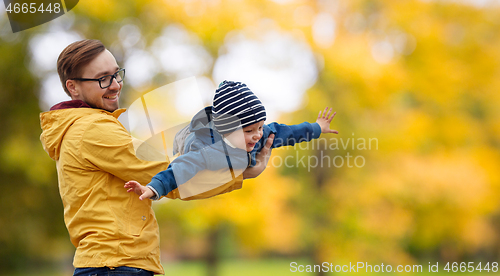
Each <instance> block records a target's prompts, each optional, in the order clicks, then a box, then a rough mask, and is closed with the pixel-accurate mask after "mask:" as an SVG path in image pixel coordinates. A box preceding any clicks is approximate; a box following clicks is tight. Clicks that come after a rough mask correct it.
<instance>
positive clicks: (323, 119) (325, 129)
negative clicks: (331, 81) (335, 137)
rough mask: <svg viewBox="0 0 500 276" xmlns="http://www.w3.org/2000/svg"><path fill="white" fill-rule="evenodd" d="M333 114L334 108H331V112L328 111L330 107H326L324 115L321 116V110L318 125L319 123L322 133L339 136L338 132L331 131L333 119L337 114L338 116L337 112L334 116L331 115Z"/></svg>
mask: <svg viewBox="0 0 500 276" xmlns="http://www.w3.org/2000/svg"><path fill="white" fill-rule="evenodd" d="M327 111H328V113H326V112H327ZM331 113H332V108H330V110H328V107H326V108H325V110H324V111H323V114H321V110H320V111H319V114H318V119H317V120H316V123H318V125H319V126H320V127H321V133H335V134H339V132H338V131H336V130H333V129H330V123H331V122H332V120H333V117H335V114H337V112H333V114H331ZM330 114H331V115H330Z"/></svg>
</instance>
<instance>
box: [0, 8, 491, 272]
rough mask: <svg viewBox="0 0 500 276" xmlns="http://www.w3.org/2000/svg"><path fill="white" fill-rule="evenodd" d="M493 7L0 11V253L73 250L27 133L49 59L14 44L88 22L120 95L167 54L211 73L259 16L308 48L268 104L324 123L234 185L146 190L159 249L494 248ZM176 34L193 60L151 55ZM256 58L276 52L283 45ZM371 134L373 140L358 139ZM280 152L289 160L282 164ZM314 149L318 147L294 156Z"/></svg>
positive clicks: (430, 252)
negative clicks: (19, 27)
mask: <svg viewBox="0 0 500 276" xmlns="http://www.w3.org/2000/svg"><path fill="white" fill-rule="evenodd" d="M499 15H500V9H499V8H498V6H493V5H492V6H485V7H481V6H474V5H472V4H470V3H465V2H464V3H462V4H460V3H457V2H451V1H397V2H394V1H382V0H381V1H362V0H356V1H328V0H326V1H320V0H318V1H313V0H290V1H285V0H281V1H277V0H276V1H270V0H258V1H250V0H240V1H236V0H235V1H230V0H221V1H209V0H191V1H181V0H171V1H160V0H150V1H132V0H126V1H117V0H101V1H80V3H79V4H78V6H77V7H76V8H75V9H74V10H73V11H72V12H71V13H70V14H68V15H67V16H64V17H61V20H60V21H54V22H53V24H47V25H44V26H40V27H37V28H34V29H32V30H29V31H26V32H22V33H20V34H18V35H12V34H8V33H7V32H6V31H5V30H6V28H7V27H8V22H7V21H6V18H5V17H3V18H0V23H1V24H2V25H1V26H2V29H3V30H4V31H3V32H2V35H1V36H0V49H1V50H2V51H0V59H1V63H0V75H1V76H2V77H1V78H0V84H1V87H2V92H1V94H0V97H1V99H2V101H1V102H0V105H1V106H0V112H1V115H2V116H1V120H0V123H1V126H2V131H1V133H0V147H1V149H2V150H1V154H0V164H1V167H0V175H1V176H2V179H4V181H2V188H3V191H4V192H3V193H2V195H1V197H2V198H1V201H0V205H1V206H2V207H3V210H7V211H6V212H4V214H3V215H2V216H1V225H2V227H3V228H4V229H5V230H2V232H0V242H1V244H0V245H1V248H2V249H1V251H0V254H1V256H0V257H2V261H0V263H1V267H0V270H1V271H7V270H8V269H13V268H16V267H19V266H23V265H26V263H30V264H32V263H34V262H37V261H38V262H39V261H43V260H47V259H57V258H63V257H61V256H60V255H61V254H64V256H67V255H68V254H69V255H70V254H71V245H70V244H69V239H68V238H67V234H66V230H65V229H64V225H63V221H62V208H61V206H62V205H61V203H60V199H59V197H58V194H57V186H56V183H57V180H56V176H55V168H54V165H53V162H52V161H51V160H50V159H48V157H47V156H46V155H45V153H44V152H43V151H42V149H41V146H40V145H39V141H38V136H39V134H40V129H39V124H38V113H39V112H40V108H39V107H38V106H39V105H38V104H39V98H40V99H41V100H40V101H43V99H44V98H43V95H44V93H46V91H45V90H47V89H46V87H51V86H47V85H46V84H45V81H46V80H47V79H50V78H49V77H50V76H51V75H52V76H53V74H54V72H53V71H52V72H50V70H49V71H46V72H42V73H43V74H40V73H36V72H33V64H32V60H30V57H32V56H33V53H31V52H32V51H33V50H31V52H30V49H29V47H28V46H27V45H28V44H29V43H30V41H34V40H35V41H39V40H36V39H39V38H40V35H43V34H45V33H50V32H53V33H57V32H58V31H60V32H65V33H72V34H73V38H74V37H75V36H76V37H78V36H79V37H81V38H97V39H100V40H102V41H103V42H104V44H105V45H109V48H110V49H111V51H112V52H113V53H114V54H115V56H116V57H117V60H118V62H119V64H125V65H127V64H128V65H131V64H134V65H135V66H125V67H127V70H128V71H127V74H128V75H127V82H128V84H127V85H126V86H125V89H124V92H125V93H124V95H125V96H126V98H123V99H122V100H123V101H124V104H122V105H123V106H126V103H130V102H132V101H133V100H135V99H136V98H137V97H138V95H140V94H142V93H145V92H147V91H149V90H151V89H154V88H156V87H158V86H161V85H164V84H167V83H169V82H172V81H175V80H178V79H180V78H182V77H189V76H191V75H189V74H190V73H192V72H193V71H189V70H185V71H183V73H179V70H177V69H178V68H177V67H176V66H181V69H182V68H183V67H182V66H194V67H200V68H203V70H201V71H197V72H198V75H196V76H197V77H199V78H206V79H211V80H213V82H215V81H216V77H214V75H215V74H216V72H215V71H216V70H215V69H214V68H215V67H216V65H217V62H218V58H219V57H221V56H223V55H225V54H227V53H228V52H229V51H230V50H231V47H233V46H234V45H233V46H231V45H229V46H228V41H230V39H231V38H234V37H241V36H245V37H246V38H247V39H249V40H252V41H262V40H265V39H264V38H263V36H264V35H266V34H268V33H269V32H268V31H269V30H273V31H275V32H274V33H272V32H271V36H272V35H277V34H285V35H288V36H290V37H293V39H294V40H297V41H301V42H303V43H305V44H307V46H308V47H310V49H311V50H312V51H313V52H314V58H315V61H314V62H315V66H316V67H317V72H318V75H317V76H314V78H313V79H314V86H312V87H310V89H308V91H307V94H306V95H305V96H304V98H302V100H301V104H300V106H299V107H298V110H297V111H295V112H293V113H291V115H290V116H286V117H285V116H282V117H281V120H280V122H283V123H289V124H290V123H300V122H302V121H313V120H314V119H315V118H316V116H317V111H318V110H320V109H322V108H324V106H325V105H331V106H333V107H334V109H335V110H336V111H337V112H338V115H337V118H336V119H335V120H334V128H336V129H338V130H339V131H340V134H339V135H338V136H327V137H326V138H327V139H328V143H323V142H321V143H319V144H314V145H319V146H316V147H312V144H310V146H309V147H303V149H301V148H299V147H296V148H293V149H287V150H285V149H279V150H275V152H274V156H275V159H273V160H274V164H275V166H276V167H275V168H274V167H273V168H269V169H267V170H266V172H264V174H263V175H262V176H260V177H259V178H257V179H256V180H252V181H245V184H244V188H243V189H242V190H241V191H236V192H232V193H230V194H227V195H222V196H219V197H216V198H213V199H209V200H204V201H198V202H181V201H169V202H167V201H165V202H163V203H160V204H157V205H155V209H156V211H157V216H158V220H159V223H160V229H161V231H162V233H161V236H162V239H161V242H162V249H163V256H164V257H165V259H177V258H204V259H205V260H206V261H207V262H209V263H211V264H212V266H211V267H212V270H211V271H212V274H215V273H216V265H215V263H217V261H218V258H223V257H234V256H246V257H253V256H256V257H258V256H270V255H285V256H298V255H302V256H306V257H308V258H311V259H312V260H315V261H316V262H318V263H321V262H323V261H328V262H338V263H341V262H342V261H346V262H349V261H383V262H387V263H409V262H421V261H424V260H427V259H431V260H438V259H439V260H441V259H442V260H450V261H457V260H464V258H466V257H471V258H476V259H479V260H485V261H486V260H495V259H498V253H499V252H498V248H499V247H498V245H499V237H498V234H497V233H498V232H499V231H500V223H499V208H498V203H497V202H498V198H499V197H498V194H499V192H500V189H499V184H500V183H499V174H498V173H497V168H498V167H499V165H500V164H499V163H500V155H499V145H500V141H499V139H500V138H499V137H500V123H499V122H500V120H499V119H500V112H499V111H498V108H496V105H497V104H498V103H499V102H500V101H499V97H500V96H498V94H497V93H495V91H497V90H498V89H499V88H500V70H499V68H500V56H499V55H500V54H499V53H498V51H497V47H498V45H500V43H499V39H500V35H499V34H498V32H497V30H498V29H499V27H500V26H499V25H500V16H499ZM63 20H66V21H63ZM269 21H272V22H273V24H269ZM58 22H65V23H64V24H68V27H66V28H64V27H60V26H59V25H57V24H61V23H58ZM172 26H173V28H168V27H172ZM162 37H163V38H162ZM179 41H182V43H191V44H189V45H191V46H190V47H191V48H190V49H191V50H192V51H191V52H189V53H193V54H192V55H198V56H200V57H201V58H200V60H202V62H201V63H196V62H194V61H193V60H192V59H190V58H186V57H185V56H182V51H180V52H175V51H174V53H175V54H174V55H173V56H176V55H177V56H182V57H183V58H182V59H180V60H179V59H172V61H175V62H172V63H173V64H169V63H168V61H167V62H166V63H165V64H162V65H161V66H158V64H156V63H155V62H154V60H155V59H161V58H158V57H157V56H155V55H156V54H157V53H156V52H155V51H157V50H161V48H162V47H164V48H167V47H170V46H172V45H173V46H174V48H175V47H178V46H179V45H178V44H176V43H179ZM175 49H178V48H175ZM285 50H288V49H286V47H284V48H279V49H278V53H279V52H286V51H285ZM159 53H161V54H163V52H161V51H159ZM273 53H275V55H278V54H276V52H273ZM263 54H265V53H263ZM56 57H57V56H56ZM56 57H55V58H56ZM55 58H54V63H55ZM132 61H133V62H132ZM271 66H275V67H276V68H278V69H279V68H281V69H283V70H285V69H286V67H287V63H286V60H285V61H284V62H283V63H280V64H271ZM280 66H281V67H280ZM159 67H161V68H162V69H161V70H160V69H158V68H159ZM174 67H175V68H174ZM155 68H156V69H155ZM176 68H177V69H176ZM28 69H31V70H28ZM175 70H177V71H175ZM186 72H187V73H186ZM141 74H144V75H151V76H153V77H151V78H149V79H147V78H143V79H140V78H138V77H137V76H139V75H141ZM183 74H184V75H183ZM186 74H188V75H186ZM231 76H232V75H231ZM301 76H303V75H299V76H298V77H297V78H300V77H301ZM263 81H264V80H263ZM56 83H57V81H56ZM56 85H58V84H56ZM44 89H45V90H44ZM58 89H59V88H58ZM44 91H45V92H44ZM284 100H285V99H283V102H285V101H284ZM278 102H280V101H278ZM264 104H269V105H270V104H274V102H273V103H271V102H264ZM42 106H43V104H42ZM278 106H279V103H278ZM334 137H335V138H337V140H333V138H334ZM370 138H374V139H376V141H377V144H376V145H377V147H374V145H375V144H371V146H372V148H370V149H368V147H369V144H368V139H370ZM348 139H350V140H348ZM359 139H365V140H366V141H367V144H366V149H364V148H363V147H362V146H359V143H358V142H360V141H362V140H359ZM349 141H350V143H351V144H349V146H347V147H344V146H343V145H345V144H346V143H349ZM354 141H356V143H357V145H356V146H355V148H354V149H353V148H352V147H351V145H352V143H353V142H354ZM335 143H338V148H336V147H335V146H334V144H335ZM358 146H359V147H358ZM348 154H349V156H351V158H350V162H351V163H350V164H351V166H353V167H348V166H347V161H348V157H347V156H348ZM325 156H326V157H325ZM338 156H340V157H338ZM357 156H362V157H363V158H362V159H359V158H358V159H357V161H358V163H357V164H358V165H359V164H361V163H360V161H361V160H363V161H364V162H363V166H361V167H359V168H358V167H356V166H355V164H354V163H353V162H354V160H355V158H356V157H357ZM287 157H290V158H289V159H287V160H289V164H292V163H293V164H294V165H292V166H285V164H284V160H285V158H287ZM301 158H303V159H301ZM315 158H316V159H315ZM328 158H329V159H328ZM335 158H337V159H335ZM273 160H272V161H271V162H273ZM299 160H305V162H304V163H300V162H298V161H299ZM316 160H324V161H325V162H326V161H327V160H329V162H330V163H328V165H326V163H325V164H323V166H314V168H311V167H308V166H310V165H313V164H312V163H311V162H315V161H316ZM331 160H335V161H336V162H337V163H335V164H334V163H332V161H331ZM341 160H343V162H344V164H343V165H342V166H335V165H339V164H340V161H341ZM279 161H281V163H280V162H279ZM292 161H293V162H292ZM272 164H273V163H272ZM40 248H46V250H44V251H40V250H39V249H40ZM59 253H60V254H59ZM64 258H67V257H64ZM4 268H5V269H4ZM285 270H286V268H285Z"/></svg>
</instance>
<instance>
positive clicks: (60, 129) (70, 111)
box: [40, 100, 125, 161]
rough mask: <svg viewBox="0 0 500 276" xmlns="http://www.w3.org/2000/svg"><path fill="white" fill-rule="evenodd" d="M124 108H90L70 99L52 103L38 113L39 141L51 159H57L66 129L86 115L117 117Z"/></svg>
mask: <svg viewBox="0 0 500 276" xmlns="http://www.w3.org/2000/svg"><path fill="white" fill-rule="evenodd" d="M124 111H125V109H117V110H115V111H114V112H113V113H110V112H108V111H106V110H103V109H97V108H91V107H90V106H89V105H87V104H86V103H85V102H83V101H80V100H72V101H66V102H61V103H58V104H56V105H54V106H53V107H52V108H51V109H50V111H47V112H43V113H41V114H40V125H41V127H42V134H41V135H40V141H41V142H42V145H43V149H44V150H45V151H46V152H47V153H48V154H49V156H50V158H52V159H53V160H56V161H57V160H59V155H60V149H61V143H62V140H63V139H64V135H65V134H66V132H67V131H68V129H69V128H70V127H71V126H72V125H73V124H74V123H75V122H76V121H78V120H79V119H81V118H82V117H84V116H86V115H90V114H96V113H105V114H109V115H112V116H114V117H115V118H118V116H119V115H120V114H121V113H123V112H124Z"/></svg>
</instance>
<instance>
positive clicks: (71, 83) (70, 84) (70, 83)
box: [66, 80, 80, 99]
mask: <svg viewBox="0 0 500 276" xmlns="http://www.w3.org/2000/svg"><path fill="white" fill-rule="evenodd" d="M66 88H67V89H68V91H69V94H70V95H71V98H72V99H78V98H79V96H80V93H78V90H77V89H76V81H75V80H66Z"/></svg>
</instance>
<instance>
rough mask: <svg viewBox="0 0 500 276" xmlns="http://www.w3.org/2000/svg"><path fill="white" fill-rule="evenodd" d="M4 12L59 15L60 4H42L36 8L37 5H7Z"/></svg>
mask: <svg viewBox="0 0 500 276" xmlns="http://www.w3.org/2000/svg"><path fill="white" fill-rule="evenodd" d="M6 11H7V12H8V13H37V12H38V13H44V12H48V13H60V12H61V4H59V3H54V5H52V3H49V4H47V5H45V6H44V5H43V3H42V4H41V5H40V6H38V7H37V3H22V4H21V3H14V4H12V3H9V5H8V6H7V9H6Z"/></svg>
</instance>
